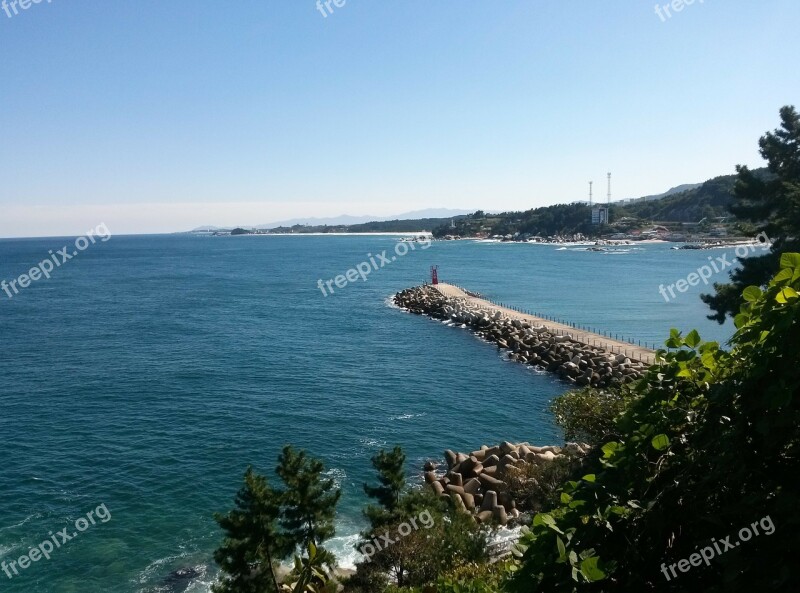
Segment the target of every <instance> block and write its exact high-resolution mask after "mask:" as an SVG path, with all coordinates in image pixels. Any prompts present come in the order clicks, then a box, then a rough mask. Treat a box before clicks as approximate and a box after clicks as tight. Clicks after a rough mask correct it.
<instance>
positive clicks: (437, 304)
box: [394, 286, 647, 387]
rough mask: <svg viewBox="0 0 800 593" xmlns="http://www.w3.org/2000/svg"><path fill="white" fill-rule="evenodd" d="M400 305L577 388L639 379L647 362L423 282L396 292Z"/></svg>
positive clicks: (396, 299) (605, 385)
mask: <svg viewBox="0 0 800 593" xmlns="http://www.w3.org/2000/svg"><path fill="white" fill-rule="evenodd" d="M394 302H395V304H396V305H397V306H399V307H401V308H403V309H406V310H407V311H410V312H411V313H416V314H418V315H427V316H429V317H432V318H434V319H441V320H446V321H451V322H453V323H457V324H460V325H462V326H463V327H466V328H469V329H471V330H473V331H474V332H475V333H476V334H478V335H479V336H480V337H482V338H484V339H485V340H487V341H489V342H492V343H494V344H497V347H498V348H502V349H505V350H508V351H509V352H510V355H509V357H510V358H511V360H514V361H517V362H521V363H525V364H529V365H533V366H537V367H541V368H543V369H546V370H548V371H550V372H554V373H557V374H558V375H559V376H560V377H561V378H562V379H563V380H565V381H567V382H569V383H573V384H575V385H578V386H592V387H608V386H611V385H620V384H623V383H630V382H632V381H636V380H637V379H640V378H641V377H642V376H643V375H644V372H645V369H646V368H647V365H646V364H644V363H643V362H639V361H631V360H630V359H629V358H628V357H626V356H625V355H624V354H612V353H610V352H608V351H606V350H604V349H603V348H601V347H598V346H590V345H587V344H583V343H581V342H577V341H575V340H572V339H570V336H568V335H566V336H565V335H556V334H555V333H553V332H551V331H550V330H549V329H548V328H547V327H546V326H544V325H540V326H536V325H532V324H530V323H526V322H523V321H520V320H519V319H511V318H509V317H507V316H505V315H503V313H502V312H500V311H494V312H492V311H487V310H485V309H482V308H478V307H473V306H470V305H468V304H466V303H464V302H463V301H462V300H461V299H455V298H447V297H445V296H443V295H442V294H441V293H440V292H439V291H438V290H436V289H435V288H434V287H432V286H418V287H415V288H410V289H407V290H403V291H402V292H399V293H397V294H396V295H395V296H394Z"/></svg>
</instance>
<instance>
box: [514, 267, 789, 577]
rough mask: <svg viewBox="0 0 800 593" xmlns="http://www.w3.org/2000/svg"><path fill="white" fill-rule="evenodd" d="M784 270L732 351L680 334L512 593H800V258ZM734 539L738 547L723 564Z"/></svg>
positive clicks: (539, 520) (527, 555)
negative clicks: (747, 535)
mask: <svg viewBox="0 0 800 593" xmlns="http://www.w3.org/2000/svg"><path fill="white" fill-rule="evenodd" d="M779 264H780V271H779V272H778V274H777V275H776V276H775V277H774V278H773V279H772V280H771V281H770V282H768V283H767V286H766V287H765V289H764V290H762V289H761V288H759V287H757V286H749V287H747V288H746V289H745V290H744V291H743V294H742V296H743V299H744V302H743V303H742V304H741V306H740V308H739V313H738V314H737V315H736V317H735V319H734V322H735V324H736V327H737V332H736V334H735V335H734V337H733V338H732V340H731V344H732V349H731V351H729V352H728V351H724V350H722V349H721V348H720V347H719V344H717V343H715V342H703V341H702V340H701V339H700V336H699V335H698V334H697V332H696V331H692V332H690V333H689V334H687V335H686V336H683V335H682V334H681V333H680V332H678V331H677V330H673V331H672V333H671V335H670V338H669V340H667V342H666V345H667V346H668V347H669V348H670V349H673V350H674V351H673V352H667V351H666V350H660V351H659V353H658V356H659V364H657V365H654V366H652V367H651V368H650V369H649V371H648V373H647V375H646V377H645V378H644V379H643V380H642V381H641V382H640V383H639V384H638V385H637V387H636V389H637V392H638V398H637V399H635V400H633V401H632V402H631V404H630V406H629V408H628V409H627V410H626V411H625V412H624V413H623V414H622V415H621V416H620V418H619V419H618V421H617V423H616V424H617V427H616V430H617V433H618V435H617V437H615V440H613V441H609V442H606V443H605V444H603V446H602V447H600V448H599V451H598V453H602V457H601V458H598V459H592V460H590V463H591V465H590V466H589V467H587V469H586V474H585V475H584V476H583V478H582V479H579V480H574V481H569V482H566V483H565V484H564V487H563V492H562V495H561V500H560V504H559V505H558V506H556V507H555V508H554V509H552V510H551V511H550V512H547V513H540V514H538V515H536V517H534V520H533V525H532V527H531V530H530V531H529V532H527V533H526V534H524V535H523V537H522V540H521V552H522V562H521V563H520V565H519V566H518V570H517V571H516V573H515V578H514V581H513V590H514V591H518V592H520V593H523V592H524V593H532V592H536V591H573V592H580V591H586V592H587V593H588V592H592V593H595V592H615V593H616V592H620V593H622V592H626V593H627V592H628V591H664V592H673V591H674V592H678V591H680V592H682V593H683V592H695V591H697V592H701V591H702V592H703V593H721V592H723V591H724V592H726V593H749V592H750V591H754V590H758V591H769V592H772V591H774V592H776V593H777V592H783V591H797V590H800V574H798V572H797V571H796V570H795V569H794V565H795V564H796V557H797V554H798V552H800V517H798V515H797V513H796V509H797V507H798V505H799V504H800V492H799V491H798V487H797V475H798V473H799V472H800V365H797V364H796V359H797V353H798V352H800V296H798V292H800V254H797V253H784V254H783V256H782V257H781V259H780V262H779ZM756 525H758V526H759V527H760V528H761V530H762V533H761V535H759V536H757V537H752V541H751V540H749V539H744V536H740V535H739V533H740V532H741V531H740V530H741V529H742V528H749V529H751V531H752V529H753V528H755V526H756ZM773 533H774V534H775V535H773ZM778 534H779V535H778ZM751 535H752V533H751ZM725 536H731V538H730V539H732V541H733V542H734V543H735V542H736V541H737V540H738V539H739V538H741V540H742V541H741V542H740V543H741V545H740V546H731V548H726V549H725V551H724V553H713V548H711V547H708V546H710V545H711V542H712V541H713V540H715V539H717V540H720V541H722V540H724V539H726V538H725ZM704 546H705V547H708V550H709V551H710V552H711V553H712V554H713V556H712V557H711V559H710V560H709V562H708V563H701V565H700V564H696V563H695V562H694V561H692V566H694V568H692V569H691V572H690V573H689V574H680V573H678V576H675V575H674V574H673V575H670V574H669V573H668V567H670V565H673V566H674V565H676V564H677V565H678V567H679V569H680V564H678V562H679V561H680V560H681V559H689V558H690V557H692V555H693V554H695V553H697V552H698V551H699V550H700V548H703V547H704ZM698 558H699V556H698ZM680 572H686V570H681V571H680Z"/></svg>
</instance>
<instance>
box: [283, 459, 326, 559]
mask: <svg viewBox="0 0 800 593" xmlns="http://www.w3.org/2000/svg"><path fill="white" fill-rule="evenodd" d="M324 471H325V466H324V465H323V463H322V461H320V460H318V459H314V458H312V457H308V455H306V452H305V451H295V450H294V449H293V448H292V446H291V445H286V446H285V447H284V448H283V451H282V452H281V454H280V456H279V457H278V467H277V468H276V469H275V473H277V474H278V476H280V478H281V480H282V481H283V483H284V484H285V486H286V490H285V492H284V494H283V500H282V510H281V516H280V525H281V527H282V528H283V530H284V532H285V535H286V538H287V539H288V540H289V541H290V542H291V543H292V544H293V546H294V547H296V546H299V547H301V548H303V549H308V548H309V546H310V545H311V544H314V546H316V549H317V550H318V552H319V553H320V554H322V555H326V554H327V552H325V550H324V549H323V548H322V546H321V544H322V542H324V541H325V540H327V539H329V538H331V537H333V535H334V533H335V529H334V518H335V516H336V504H337V503H338V502H339V498H340V497H341V494H342V493H341V491H340V490H338V489H336V488H335V485H334V481H333V480H331V479H326V478H323V477H322V474H323V472H324ZM330 558H331V559H332V557H330Z"/></svg>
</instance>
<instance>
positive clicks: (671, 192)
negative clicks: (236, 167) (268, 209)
mask: <svg viewBox="0 0 800 593" xmlns="http://www.w3.org/2000/svg"><path fill="white" fill-rule="evenodd" d="M703 185H704V183H683V184H681V185H676V186H674V187H671V188H670V189H668V190H667V191H665V192H663V193H660V194H652V195H648V196H642V197H639V198H624V199H621V200H614V201H613V203H615V204H623V203H626V202H628V203H629V202H632V201H634V202H651V201H657V200H661V199H663V198H668V197H671V196H675V195H678V194H682V193H684V192H688V191H692V190H696V189H698V188H701V187H702V186H703ZM581 201H582V202H588V201H587V200H581ZM472 212H473V211H472V210H462V209H454V208H426V209H423V210H414V211H411V212H404V213H403V214H397V215H392V216H384V217H381V216H369V215H366V216H353V215H349V214H342V215H341V216H335V217H308V218H292V219H289V220H281V221H276V222H270V223H265V224H260V225H256V226H249V225H241V226H242V228H248V229H257V230H270V229H275V228H279V227H293V226H298V225H299V226H351V225H362V224H366V223H371V222H386V221H393V220H420V219H446V218H450V217H456V216H464V215H467V214H472ZM487 212H489V211H487ZM231 228H232V227H218V226H213V225H207V226H201V227H197V228H195V229H192V230H191V231H189V232H193V233H194V232H204V231H205V232H209V231H210V232H214V231H225V230H230V229H231Z"/></svg>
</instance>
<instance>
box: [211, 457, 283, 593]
mask: <svg viewBox="0 0 800 593" xmlns="http://www.w3.org/2000/svg"><path fill="white" fill-rule="evenodd" d="M279 515H280V494H279V493H277V492H276V491H275V490H273V489H272V488H271V487H270V485H269V484H268V483H267V479H266V478H265V477H264V476H260V475H258V474H256V473H255V472H254V471H253V468H252V467H248V468H247V472H245V474H244V485H243V486H242V488H241V490H239V492H238V493H237V495H236V507H235V508H234V509H233V510H232V511H230V512H229V513H227V514H226V515H220V514H217V515H215V517H214V518H215V519H216V521H217V523H219V526H220V527H221V528H222V530H223V531H224V532H225V540H224V542H223V544H222V546H221V547H220V548H219V549H218V550H217V551H216V552H214V560H215V561H216V562H217V564H218V565H219V567H220V568H221V569H222V571H223V573H224V574H225V575H226V579H225V580H223V581H222V583H220V584H218V585H214V588H213V590H214V592H215V593H265V592H266V591H277V584H276V581H275V574H274V572H273V562H274V561H275V560H276V559H277V557H276V556H275V555H274V554H275V548H276V547H280V544H278V543H277V542H278V539H279V535H278V533H277V529H276V521H277V519H278V517H279Z"/></svg>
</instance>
